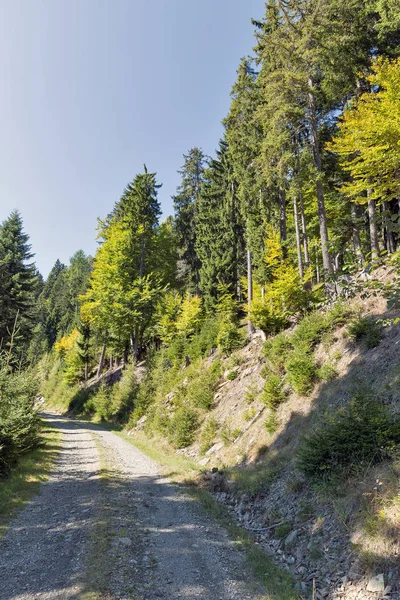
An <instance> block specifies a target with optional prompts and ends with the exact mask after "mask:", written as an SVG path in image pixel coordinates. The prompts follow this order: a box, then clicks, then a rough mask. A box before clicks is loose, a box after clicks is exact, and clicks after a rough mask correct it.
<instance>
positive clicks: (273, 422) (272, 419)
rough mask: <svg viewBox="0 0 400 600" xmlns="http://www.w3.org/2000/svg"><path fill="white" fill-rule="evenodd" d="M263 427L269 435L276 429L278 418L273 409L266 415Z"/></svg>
mask: <svg viewBox="0 0 400 600" xmlns="http://www.w3.org/2000/svg"><path fill="white" fill-rule="evenodd" d="M265 429H266V430H267V431H268V433H270V434H271V435H272V434H273V433H275V431H276V430H277V429H278V418H277V416H276V413H275V412H274V411H271V414H270V415H269V416H268V418H267V420H266V421H265Z"/></svg>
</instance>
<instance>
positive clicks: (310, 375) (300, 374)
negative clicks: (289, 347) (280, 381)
mask: <svg viewBox="0 0 400 600" xmlns="http://www.w3.org/2000/svg"><path fill="white" fill-rule="evenodd" d="M285 368H286V373H287V375H286V377H287V381H288V382H289V384H290V386H291V387H292V389H293V390H294V391H295V392H296V393H297V394H301V395H302V396H304V395H306V394H308V393H310V392H311V391H312V389H313V386H314V383H315V381H316V378H317V368H316V365H315V362H314V359H313V357H312V356H310V355H309V354H304V353H300V352H295V353H293V354H292V355H290V356H289V358H288V360H287V361H286V363H285Z"/></svg>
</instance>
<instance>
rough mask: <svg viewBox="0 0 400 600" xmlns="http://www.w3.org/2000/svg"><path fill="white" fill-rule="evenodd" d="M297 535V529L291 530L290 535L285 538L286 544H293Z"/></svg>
mask: <svg viewBox="0 0 400 600" xmlns="http://www.w3.org/2000/svg"><path fill="white" fill-rule="evenodd" d="M297 536H298V531H297V529H293V531H291V532H290V533H289V535H288V536H287V537H286V538H285V546H291V545H292V544H294V542H295V541H296V539H297Z"/></svg>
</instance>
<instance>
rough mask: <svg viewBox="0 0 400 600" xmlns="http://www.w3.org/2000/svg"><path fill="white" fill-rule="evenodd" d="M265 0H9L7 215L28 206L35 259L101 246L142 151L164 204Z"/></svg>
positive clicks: (0, 38)
mask: <svg viewBox="0 0 400 600" xmlns="http://www.w3.org/2000/svg"><path fill="white" fill-rule="evenodd" d="M263 9H264V2H263V0H2V2H1V5H0V80H1V93H0V163H1V167H0V173H1V175H0V220H1V221H2V220H3V219H4V218H6V217H7V215H8V214H9V213H10V212H11V210H13V209H14V208H17V209H18V210H20V211H21V213H22V216H23V219H24V224H25V229H26V231H27V233H28V234H29V235H30V237H31V242H32V245H33V251H34V252H35V253H36V263H37V265H38V267H39V269H40V271H41V272H42V273H43V274H44V275H47V273H48V271H49V270H50V268H51V266H52V265H53V264H54V262H55V260H56V258H60V259H61V260H62V261H63V262H68V260H69V257H70V256H71V255H72V254H73V253H74V252H75V251H76V250H78V249H79V248H82V249H83V250H84V251H85V252H88V253H94V251H95V248H96V243H95V227H96V220H97V217H104V216H105V215H106V214H107V213H108V212H109V211H110V210H111V208H112V206H113V204H114V202H115V201H116V200H117V199H118V198H119V196H120V194H121V193H122V191H123V189H124V187H125V185H126V183H127V182H128V181H130V180H132V178H133V177H134V175H135V174H136V173H137V172H139V171H140V170H141V169H142V167H143V163H146V164H147V166H148V168H149V170H152V171H157V173H158V180H159V182H160V183H163V187H162V188H161V190H160V200H161V204H162V208H163V212H164V215H165V216H167V215H168V214H171V213H172V202H171V198H170V197H171V195H172V194H173V193H174V192H175V189H176V186H177V185H178V183H179V176H178V175H177V173H176V171H177V169H179V168H180V167H181V165H182V154H183V153H186V152H187V150H188V149H189V148H191V147H193V146H195V145H197V146H200V147H202V148H203V150H204V151H205V152H206V154H212V153H213V152H214V149H215V148H216V146H217V142H218V139H219V137H220V135H221V132H222V126H221V119H222V118H223V117H224V116H225V114H226V112H227V110H228V107H229V92H230V89H231V86H232V84H233V83H234V80H235V76H236V69H237V67H238V64H239V60H240V58H241V57H242V56H244V55H247V54H249V53H251V49H252V46H253V45H254V43H253V42H254V38H253V27H252V25H251V22H250V19H251V17H254V18H260V17H261V16H262V14H263Z"/></svg>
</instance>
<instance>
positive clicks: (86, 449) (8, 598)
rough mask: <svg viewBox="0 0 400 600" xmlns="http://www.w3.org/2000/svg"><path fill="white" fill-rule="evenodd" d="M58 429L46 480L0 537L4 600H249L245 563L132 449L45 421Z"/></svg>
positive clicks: (91, 429)
mask: <svg viewBox="0 0 400 600" xmlns="http://www.w3.org/2000/svg"><path fill="white" fill-rule="evenodd" d="M45 418H46V419H47V420H48V421H49V424H50V425H52V426H55V427H58V428H59V429H61V431H62V448H61V451H60V454H59V456H58V459H57V462H56V465H55V468H54V470H53V473H52V475H51V477H50V478H49V479H48V481H47V482H46V483H44V484H42V486H41V491H40V493H39V494H38V495H37V496H36V497H34V498H33V499H32V500H31V501H30V502H29V503H28V504H27V505H26V506H25V508H24V509H23V510H22V511H21V512H20V513H19V514H18V515H17V517H16V518H14V519H13V520H12V521H11V522H10V525H9V528H8V530H7V533H6V535H5V536H4V537H3V538H1V539H0V600H31V599H34V598H36V599H37V598H39V599H41V600H53V599H61V600H63V599H73V598H76V599H78V598H81V599H85V600H86V599H88V600H96V599H99V600H100V599H107V600H114V599H120V600H153V599H154V600H155V599H158V598H161V599H164V600H175V599H178V598H182V599H187V600H239V599H240V600H255V599H256V598H258V599H259V598H261V596H260V594H259V591H257V589H256V587H255V584H254V582H253V581H252V580H251V576H250V575H249V573H248V572H247V570H246V567H245V564H244V557H243V555H242V554H241V553H240V552H239V551H238V550H237V549H236V548H235V547H234V544H233V543H232V542H231V541H230V539H229V537H228V535H227V533H226V532H225V530H224V529H222V528H221V527H220V526H219V525H218V524H217V523H215V522H214V521H213V520H212V519H211V517H209V516H208V515H207V514H205V513H204V512H203V511H202V509H201V508H200V507H199V506H198V504H197V503H196V502H195V501H194V500H192V499H191V498H190V497H189V496H187V495H186V494H185V493H184V492H183V491H182V490H181V489H179V488H178V487H176V486H174V485H172V484H171V483H170V482H169V481H168V480H166V479H165V478H164V477H163V476H162V475H161V474H160V471H159V469H158V467H157V465H156V464H155V463H154V462H153V461H151V460H150V459H148V458H147V457H146V456H144V455H143V454H142V453H141V452H139V451H138V450H137V449H136V448H135V447H133V446H132V445H130V444H129V443H128V442H126V441H125V440H123V439H122V438H120V437H118V436H117V435H115V434H114V433H112V432H110V431H107V430H104V429H102V428H101V427H98V426H95V425H91V424H88V423H81V422H79V421H72V420H68V419H63V418H61V417H59V416H56V415H51V414H47V415H45Z"/></svg>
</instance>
